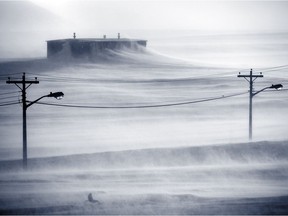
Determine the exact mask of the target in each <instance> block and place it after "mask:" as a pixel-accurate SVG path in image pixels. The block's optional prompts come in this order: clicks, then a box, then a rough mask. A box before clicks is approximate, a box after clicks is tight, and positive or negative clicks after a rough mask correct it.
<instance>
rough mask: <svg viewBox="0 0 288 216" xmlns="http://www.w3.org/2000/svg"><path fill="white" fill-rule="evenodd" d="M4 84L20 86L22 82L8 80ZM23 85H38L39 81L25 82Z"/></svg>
mask: <svg viewBox="0 0 288 216" xmlns="http://www.w3.org/2000/svg"><path fill="white" fill-rule="evenodd" d="M6 83H7V84H22V83H23V81H22V80H21V81H19V80H17V81H11V80H8V81H6ZM25 83H26V84H39V81H37V80H33V81H25Z"/></svg>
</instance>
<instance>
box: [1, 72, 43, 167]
mask: <svg viewBox="0 0 288 216" xmlns="http://www.w3.org/2000/svg"><path fill="white" fill-rule="evenodd" d="M6 83H7V84H15V85H16V86H17V87H18V88H19V89H21V92H22V104H23V107H22V108H23V168H24V169H27V123H26V118H27V117H26V110H27V108H28V106H27V101H26V89H28V88H29V87H30V86H31V85H32V84H39V81H38V80H37V77H35V80H26V77H25V73H23V76H22V80H11V79H10V77H8V81H6ZM26 84H28V85H27V86H26Z"/></svg>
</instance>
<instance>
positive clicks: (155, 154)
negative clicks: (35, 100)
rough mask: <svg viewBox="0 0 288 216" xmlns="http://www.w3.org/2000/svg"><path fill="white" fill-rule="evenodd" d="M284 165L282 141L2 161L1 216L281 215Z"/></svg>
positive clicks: (287, 154) (286, 154)
mask: <svg viewBox="0 0 288 216" xmlns="http://www.w3.org/2000/svg"><path fill="white" fill-rule="evenodd" d="M287 158H288V142H287V141H283V142H259V143H240V144H230V145H229V144H225V145H216V146H204V147H189V148H168V149H167V148H166V149H146V150H133V151H120V152H106V153H94V154H84V155H82V154H81V155H74V156H60V157H49V158H35V159H31V160H29V165H28V166H29V169H28V171H26V172H24V171H21V161H20V160H19V161H6V162H1V163H0V169H1V174H0V182H1V184H0V188H1V190H0V191H1V192H0V195H1V196H0V197H1V198H0V203H1V210H0V212H1V213H4V214H8V213H9V214H228V215H231V214H287V212H288V208H287V205H286V204H287V201H288V196H287V195H288V189H287V188H288V187H287V186H288V185H287V178H288V166H287V165H288V162H287ZM89 193H92V195H93V197H94V199H96V200H98V201H99V202H100V203H91V202H89V201H88V194H89Z"/></svg>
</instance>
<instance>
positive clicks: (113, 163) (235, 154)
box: [0, 141, 288, 171]
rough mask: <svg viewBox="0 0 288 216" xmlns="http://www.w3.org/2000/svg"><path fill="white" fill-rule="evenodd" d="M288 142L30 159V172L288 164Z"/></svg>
mask: <svg viewBox="0 0 288 216" xmlns="http://www.w3.org/2000/svg"><path fill="white" fill-rule="evenodd" d="M287 158H288V142H287V141H283V142H255V143H239V144H226V145H213V146H196V147H180V148H157V149H140V150H128V151H113V152H102V153H92V154H79V155H67V156H57V157H46V158H31V159H29V161H28V163H29V165H28V166H29V168H30V169H41V170H42V169H63V168H65V169H67V168H69V169H74V168H75V169H78V168H80V169H119V168H120V169H121V168H140V167H142V168H145V167H174V166H191V165H197V166H202V165H225V164H226V165H227V164H249V163H270V162H287ZM21 163H22V161H21V160H14V161H1V162H0V169H1V171H4V170H5V169H9V170H11V169H12V170H13V169H19V168H21Z"/></svg>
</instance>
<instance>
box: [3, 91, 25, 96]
mask: <svg viewBox="0 0 288 216" xmlns="http://www.w3.org/2000/svg"><path fill="white" fill-rule="evenodd" d="M19 92H20V91H14V92H5V93H0V95H10V94H16V93H19Z"/></svg>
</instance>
